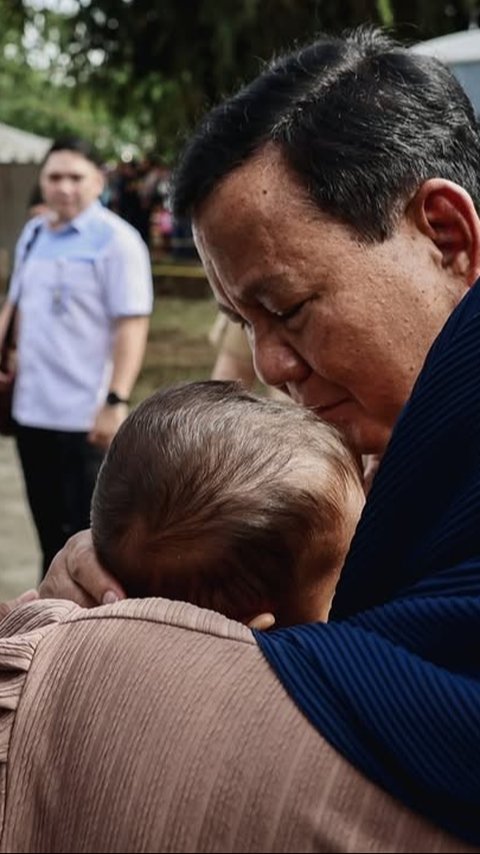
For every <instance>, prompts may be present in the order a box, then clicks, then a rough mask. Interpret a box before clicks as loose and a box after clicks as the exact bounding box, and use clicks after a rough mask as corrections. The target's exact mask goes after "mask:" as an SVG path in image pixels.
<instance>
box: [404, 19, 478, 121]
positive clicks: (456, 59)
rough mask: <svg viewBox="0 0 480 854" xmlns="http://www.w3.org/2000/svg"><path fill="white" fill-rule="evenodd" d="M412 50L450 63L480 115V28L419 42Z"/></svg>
mask: <svg viewBox="0 0 480 854" xmlns="http://www.w3.org/2000/svg"><path fill="white" fill-rule="evenodd" d="M411 50H413V51H415V53H423V54H424V55H426V56H434V57H435V58H436V59H440V60H441V61H442V62H445V63H446V64H447V65H449V66H450V68H451V69H452V71H453V73H454V74H455V76H456V77H457V79H458V80H459V81H460V83H461V84H462V86H463V88H464V89H465V92H466V93H467V95H468V97H469V98H470V100H471V102H472V104H473V107H474V109H475V112H476V114H477V116H480V29H478V28H477V27H475V28H474V29H471V30H463V31H461V32H459V33H451V34H450V35H448V36H440V38H438V39H429V40H428V41H425V42H419V43H418V44H416V45H414V46H413V47H412V48H411Z"/></svg>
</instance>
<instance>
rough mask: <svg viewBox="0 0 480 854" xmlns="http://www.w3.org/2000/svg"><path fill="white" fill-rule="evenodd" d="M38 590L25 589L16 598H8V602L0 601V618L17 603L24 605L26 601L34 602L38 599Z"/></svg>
mask: <svg viewBox="0 0 480 854" xmlns="http://www.w3.org/2000/svg"><path fill="white" fill-rule="evenodd" d="M38 598H39V597H38V590H26V591H25V593H21V594H20V596H17V598H16V599H10V601H9V602H0V620H3V618H4V617H6V616H7V614H9V613H10V611H13V609H14V608H16V607H17V605H24V604H25V603H26V602H34V601H35V599H38Z"/></svg>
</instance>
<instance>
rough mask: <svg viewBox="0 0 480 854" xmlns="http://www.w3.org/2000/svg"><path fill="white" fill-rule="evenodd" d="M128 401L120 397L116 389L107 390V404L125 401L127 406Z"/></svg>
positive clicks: (114, 404) (113, 404) (112, 404)
mask: <svg viewBox="0 0 480 854" xmlns="http://www.w3.org/2000/svg"><path fill="white" fill-rule="evenodd" d="M129 402H130V401H129V400H127V399H126V398H125V397H120V396H119V395H118V394H117V392H116V391H109V392H108V394H107V397H106V399H105V403H106V404H107V406H117V405H118V404H119V403H125V404H126V405H127V406H128V404H129Z"/></svg>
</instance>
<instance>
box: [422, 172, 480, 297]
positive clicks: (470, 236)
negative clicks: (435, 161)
mask: <svg viewBox="0 0 480 854" xmlns="http://www.w3.org/2000/svg"><path fill="white" fill-rule="evenodd" d="M407 214H408V215H410V216H411V217H412V218H413V220H414V222H415V225H416V226H417V228H418V229H419V231H421V233H422V234H424V235H426V236H427V237H429V238H430V240H432V242H433V243H434V244H435V246H436V247H437V249H438V250H439V252H440V253H441V259H442V260H441V263H442V266H443V267H444V269H448V270H450V271H451V273H452V275H453V276H454V277H460V278H461V279H462V280H463V282H464V283H465V285H467V286H468V287H470V286H471V285H473V284H474V282H475V281H476V280H477V279H478V277H479V276H480V220H479V218H478V215H477V212H476V210H475V206H474V204H473V202H472V199H471V198H470V196H469V194H468V193H467V192H466V191H465V190H464V189H462V187H459V186H458V184H454V183H453V181H447V180H446V179H444V178H430V179H429V180H428V181H425V182H424V183H423V184H422V186H421V187H420V188H419V190H417V192H416V193H415V196H414V197H413V199H412V200H411V201H410V203H409V205H408V208H407Z"/></svg>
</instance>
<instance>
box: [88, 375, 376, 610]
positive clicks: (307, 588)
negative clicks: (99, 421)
mask: <svg viewBox="0 0 480 854" xmlns="http://www.w3.org/2000/svg"><path fill="white" fill-rule="evenodd" d="M364 500H365V499H364V492H363V488H362V483H361V475H360V468H359V466H358V465H357V463H356V461H355V459H354V457H353V454H352V453H351V452H350V450H349V449H348V447H347V446H346V444H345V442H344V441H343V439H342V438H341V435H340V433H338V431H336V430H335V429H334V428H332V427H330V426H329V425H327V424H324V423H323V422H321V421H319V420H318V419H317V418H315V416H314V415H312V414H311V413H309V412H308V411H307V410H305V409H301V408H300V407H296V406H292V405H291V404H289V403H284V402H282V403H280V402H274V401H271V400H268V399H266V398H264V397H263V398H262V397H258V396H255V395H252V394H250V393H249V392H247V391H245V390H243V389H242V388H241V386H240V385H238V384H235V383H223V382H212V381H210V382H209V381H207V382H198V383H186V384H184V385H181V386H178V387H173V388H171V389H165V390H161V391H158V392H156V393H155V394H153V395H151V396H150V397H149V398H147V399H146V400H144V401H143V402H142V403H141V404H140V405H139V406H137V407H136V409H135V410H133V411H132V412H131V413H130V415H129V416H128V418H127V419H126V421H125V422H124V424H123V425H122V427H121V429H120V431H119V432H118V433H117V435H116V436H115V438H114V440H113V443H112V445H111V446H110V449H109V452H108V454H107V457H106V459H105V461H104V463H103V465H102V468H101V471H100V474H99V477H98V480H97V485H96V488H95V492H94V496H93V501H92V514H91V516H92V534H93V542H94V545H95V549H96V552H97V555H98V557H99V560H100V561H101V563H102V564H103V566H105V567H106V568H107V569H109V570H110V571H111V572H113V573H114V575H115V576H116V578H117V579H118V580H119V581H120V583H121V584H122V586H123V587H124V589H125V591H126V593H127V595H128V596H131V597H136V596H142V597H145V596H164V597H167V598H170V599H180V600H182V601H185V602H192V603H193V604H196V605H201V606H203V607H207V608H212V609H214V610H217V611H220V612H221V613H222V614H225V615H226V616H227V617H230V618H231V619H236V620H239V621H241V622H244V623H249V624H250V623H252V621H255V622H254V624H255V625H257V624H258V620H259V619H261V618H262V616H263V617H266V618H267V619H269V622H271V623H272V624H273V622H275V624H276V625H277V626H284V625H290V624H292V623H302V622H314V621H316V620H326V619H327V616H328V611H329V609H330V604H331V600H332V598H333V594H334V590H335V585H336V582H337V579H338V575H339V573H340V570H341V567H342V565H343V562H344V560H345V556H346V553H347V550H348V547H349V544H350V540H351V538H352V536H353V533H354V531H355V528H356V525H357V522H358V519H359V516H360V513H361V510H362V507H363V504H364ZM269 615H271V618H269Z"/></svg>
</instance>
